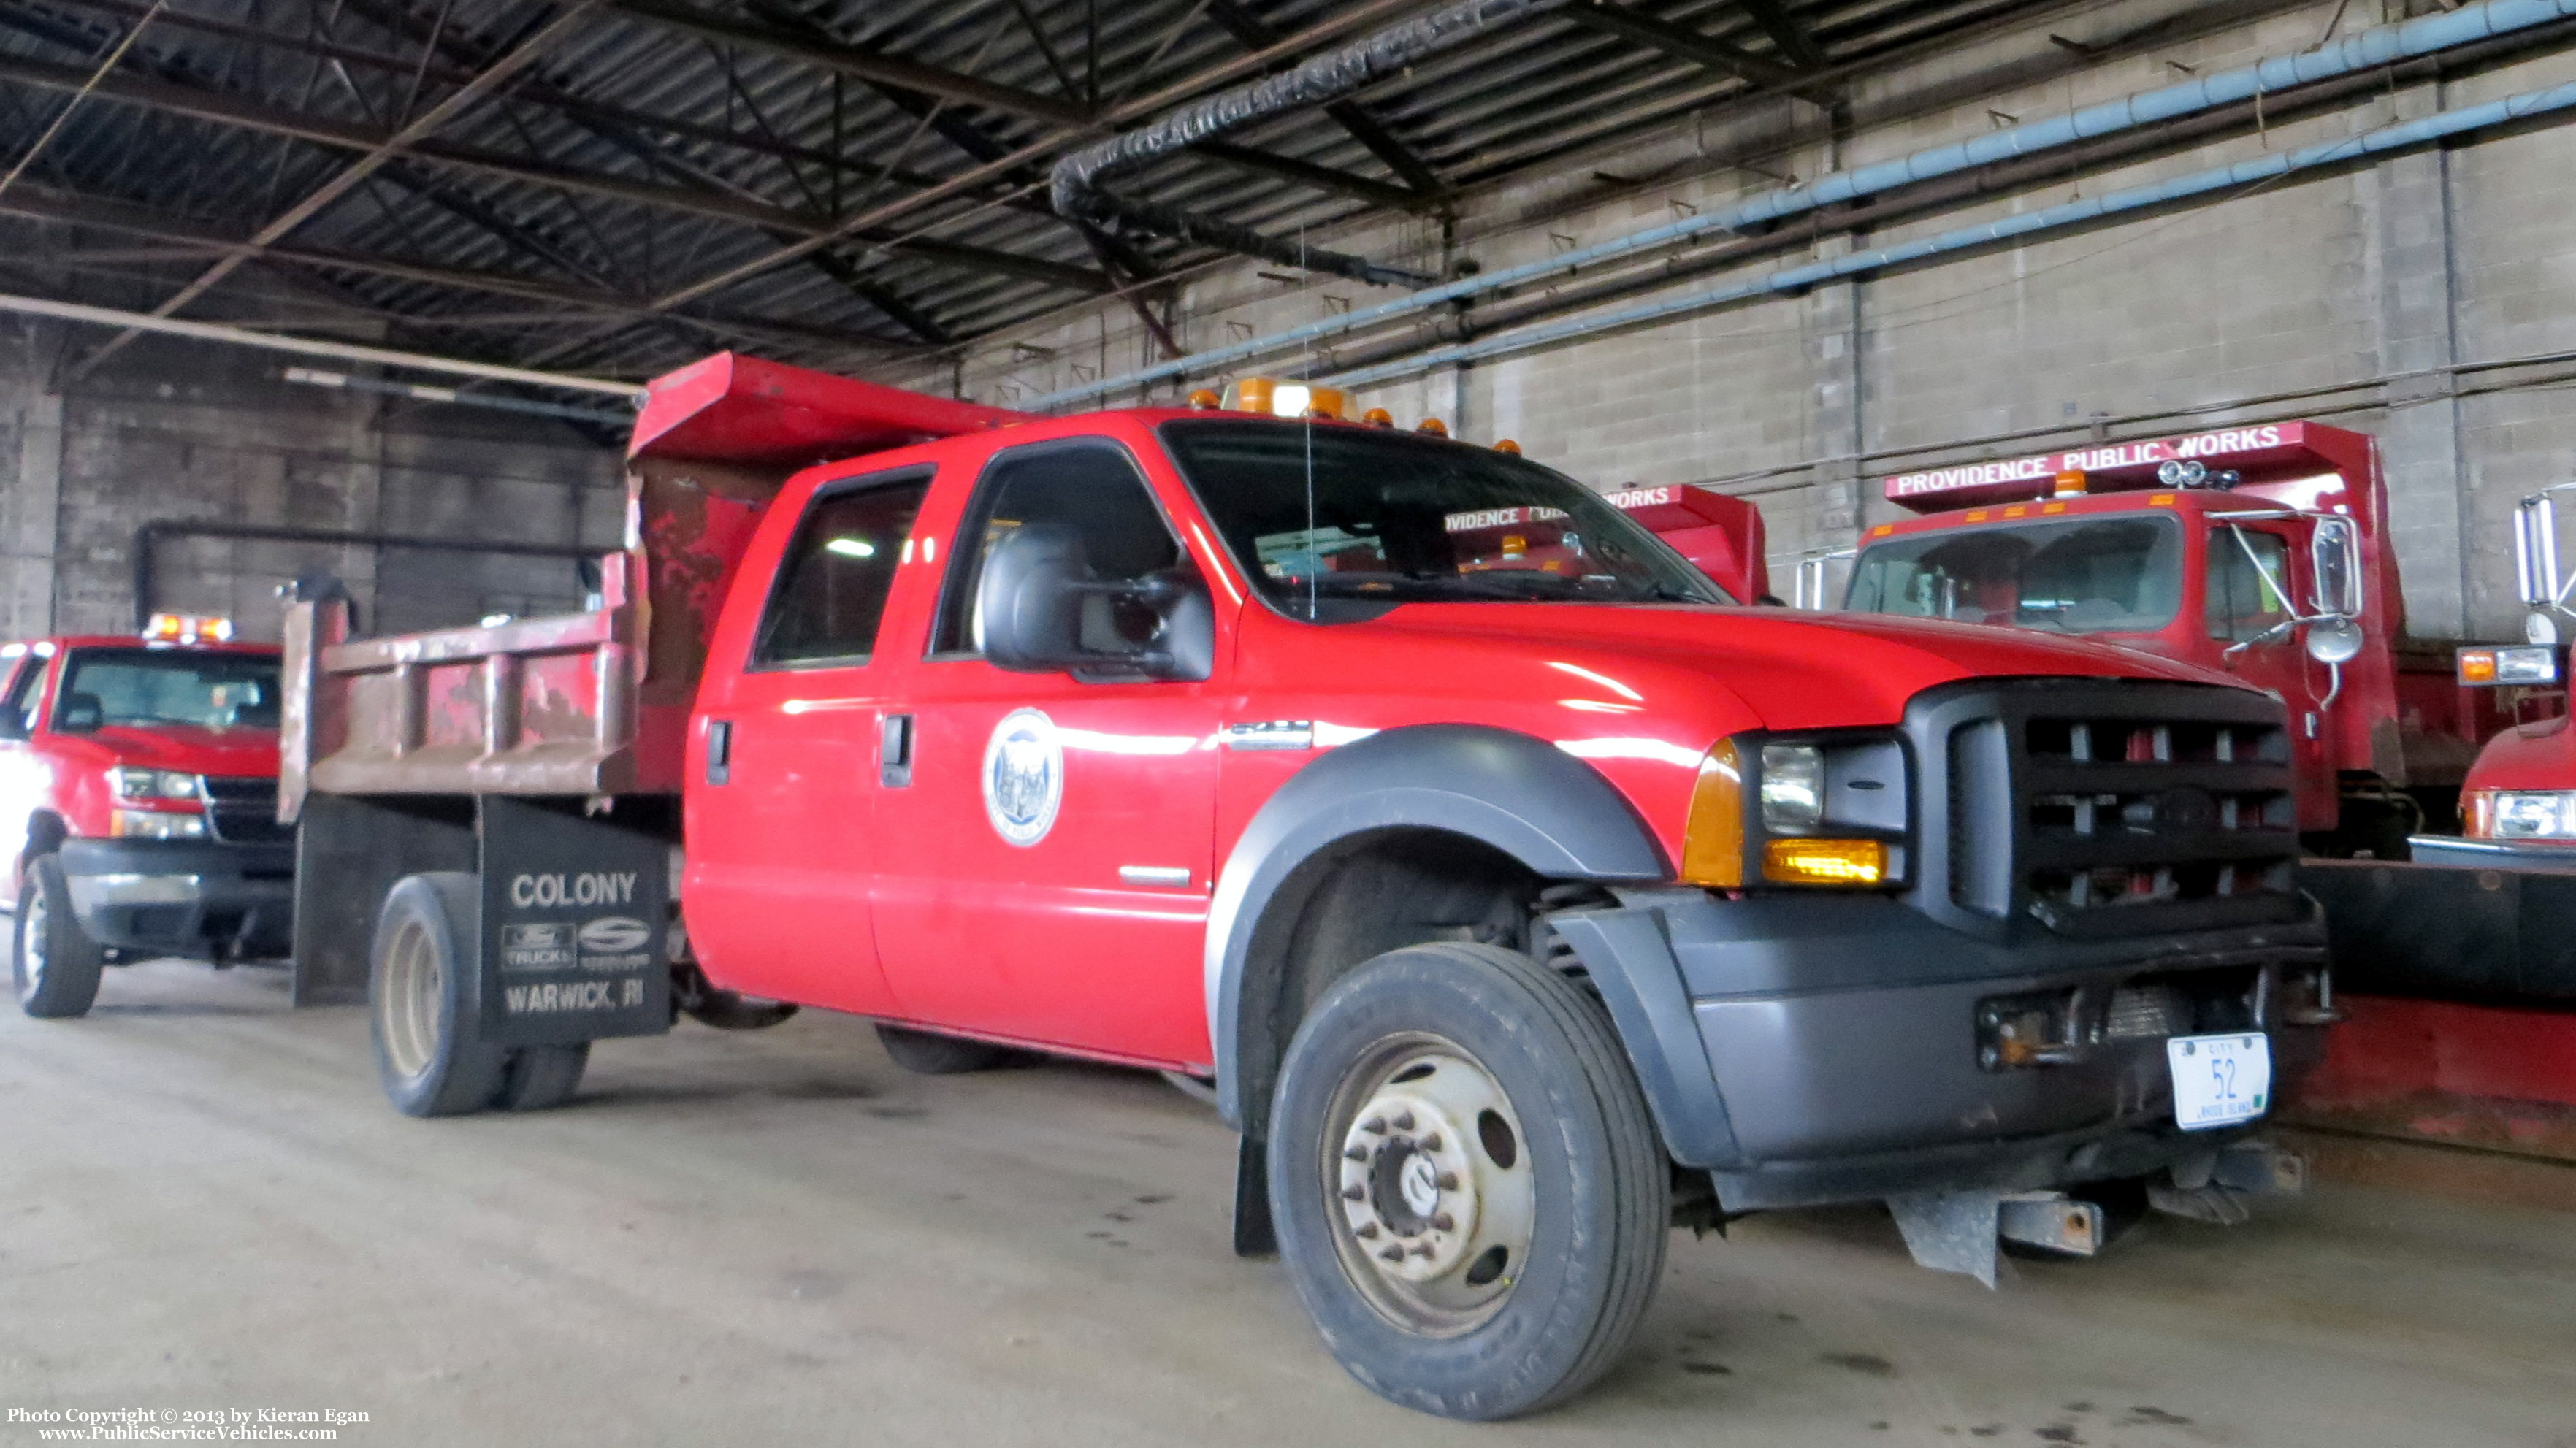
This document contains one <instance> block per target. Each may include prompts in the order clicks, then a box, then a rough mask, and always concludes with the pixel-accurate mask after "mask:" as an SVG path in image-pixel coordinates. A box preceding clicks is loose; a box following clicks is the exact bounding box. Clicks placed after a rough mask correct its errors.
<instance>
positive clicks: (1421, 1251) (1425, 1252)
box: [1413, 1242, 1431, 1257]
mask: <svg viewBox="0 0 2576 1448" xmlns="http://www.w3.org/2000/svg"><path fill="white" fill-rule="evenodd" d="M1413 1255H1414V1256H1416V1257H1428V1256H1430V1255H1431V1244H1430V1243H1428V1242H1422V1243H1418V1244H1416V1245H1415V1247H1414V1249H1413Z"/></svg>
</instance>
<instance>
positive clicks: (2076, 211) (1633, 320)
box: [1324, 82, 2576, 387]
mask: <svg viewBox="0 0 2576 1448" xmlns="http://www.w3.org/2000/svg"><path fill="white" fill-rule="evenodd" d="M2571 107H2576V82H2570V83H2568V84H2566V85H2562V86H2555V87H2552V88H2551V89H2548V90H2541V91H2526V92H2524V93H2523V94H2521V95H2517V96H2508V97H2507V98H2505V99H2503V100H2500V101H2490V102H2488V103H2487V104H2485V105H2479V106H2464V107H2462V108H2460V109H2459V110H2455V111H2443V112H2441V113H2439V114H2437V115H2430V116H2426V117H2424V118H2423V119H2422V120H2416V121H2406V122H2402V123H2400V124H2398V125H2393V126H2383V127H2381V128H2380V129H2378V130H2376V131H2367V132H2364V133H2363V134H2361V135H2358V136H2352V137H2348V138H2346V139H2344V140H2340V141H2329V142H2327V143H2325V144H2323V145H2318V146H2308V147H2305V148H2303V149H2300V150H2296V151H2288V152H2283V153H2280V154H2277V155H2270V156H2264V157H2260V158H2258V159H2255V160H2251V161H2239V162H2237V163H2236V164H2234V165H2232V166H2219V167H2214V168H2212V169H2210V170H2207V171H2200V172H2195V173H2193V174H2192V175H2189V176H2180V177H2176V178H2175V179H2173V180H2171V181H2158V182H2153V183H2150V184H2148V185H2144V186H2132V187H2129V188H2127V189H2125V190H2121V191H2113V192H2109V193H2107V194H2105V195H2102V196H2098V197H2095V198H2093V199H2092V200H2090V201H2070V202H2068V203H2066V204H2065V205H2063V206H2051V207H2046V208H2044V209H2042V210H2038V211H2031V212H2025V213H2023V214H2022V215H2019V216H2008V217H2005V218H2003V219H2002V220H2000V221H1989V222H1986V223H1984V224H1982V225H1978V226H1963V227H1960V228H1959V229H1957V230H1956V231H1945V232H1942V233H1941V234H1940V235H1938V236H1929V237H1925V238H1923V239H1922V240H1920V241H1909V242H1905V243H1902V244H1901V245H1897V246H1882V247H1878V248H1875V249H1873V250H1870V251H1857V252H1853V253H1851V254H1850V255H1848V256H1840V257H1836V258H1834V259H1833V260H1831V261H1821V262H1815V263H1812V264H1810V265H1807V266H1794V267H1788V268H1784V269H1783V270H1780V271H1775V272H1769V273H1765V274H1764V275H1762V276H1758V277H1754V278H1751V279H1749V280H1746V281H1741V282H1735V283H1731V284H1729V285H1726V286H1722V287H1713V288H1708V289H1705V290H1702V291H1695V292H1689V293H1685V294H1684V295H1682V296H1678V297H1671V298H1668V299H1666V300H1664V301H1660V302H1651V303H1648V304H1646V305H1644V306H1637V307H1627V308H1624V309H1622V310H1619V311H1616V312H1600V313H1595V314H1593V315H1591V316H1586V317H1578V318H1574V319H1572V320H1569V321H1564V322H1555V323H1550V324H1547V325H1544V326H1536V327H1523V328H1520V329H1518V330H1515V331H1510V332H1497V333H1495V334H1494V335H1493V336H1490V337H1487V338H1484V339H1482V340H1481V341H1476V342H1464V343H1459V344H1457V345H1455V346H1449V347H1443V348H1439V349H1438V350H1436V351H1431V352H1426V353H1423V354H1421V355H1420V356H1416V357H1408V358H1405V359H1404V360H1402V361H1399V362H1389V363H1385V364H1383V365H1381V366H1376V367H1365V368H1362V369H1360V370H1358V371H1355V372H1345V373H1342V374H1340V375H1338V376H1335V377H1330V378H1327V379H1324V380H1326V381H1329V382H1331V383H1332V384H1333V385H1335V386H1337V387H1361V386H1366V385H1367V384H1369V383H1372V382H1385V381H1389V380H1391V379H1394V378H1397V377H1406V376H1410V375H1412V374H1413V373H1416V372H1422V371H1427V370H1429V369H1431V368H1435V367H1447V366H1452V365H1454V364H1457V363H1460V362H1476V361H1482V360H1484V359H1486V358H1489V357H1499V356H1502V355H1504V354H1505V353H1510V352H1522V351H1527V350H1529V349H1530V348H1533V347H1544V346H1547V345H1549V344H1551V343H1555V342H1562V341H1567V340H1570V339H1572V338H1575V337H1582V336H1588V335H1591V334H1592V333H1595V332H1606V331H1611V330H1614V329H1616V328H1620V327H1633V326H1636V325H1638V324H1639V323H1642V322H1655V321H1665V320H1669V319H1671V318H1673V317H1677V316H1680V315H1682V314H1684V313H1688V312H1697V311H1705V310H1707V309H1709V308H1711V307H1720V306H1725V305H1727V304H1729V303H1732V302H1741V301H1752V300H1756V299H1759V298H1763V297H1770V296H1778V295H1781V294H1783V293H1792V292H1799V291H1804V290H1806V289H1807V288H1809V287H1814V286H1818V285H1821V284H1822V283H1825V282H1830V281H1835V280H1838V279H1840V278H1842V277H1848V276H1856V275H1858V274H1860V273H1862V272H1869V271H1878V270H1881V269H1883V268H1887V267H1895V266H1904V265H1906V264H1908V263H1911V262H1918V261H1923V260H1926V259H1928V258H1931V257H1936V256H1940V255H1942V254H1944V253H1948V252H1957V251H1967V250H1971V249H1973V248H1977V247H1983V246H1991V245H1993V244H1995V243H1996V242H1999V241H2011V240H2014V239H2016V238H2020V237H2027V236H2033V235H2037V234H2040V233H2044V232H2050V231H2061V230H2065V229H2067V228H2070V227H2076V226H2081V225H2083V224H2085V223H2086V222H2090V221H2096V220H2099V219H2101V218H2103V217H2106V216H2116V215H2119V214H2120V213H2122V212H2126V211H2143V210H2147V209H2150V208H2152V207H2157V206H2164V205H2169V204H2171V203H2173V202H2176V201H2185V200H2189V199H2190V198H2192V197H2195V196H2206V195H2209V194H2210V193H2212V192H2219V191H2231V190H2235V189H2237V188H2239V187H2245V186H2253V185H2257V184H2260V183H2262V182H2266V181H2272V180H2277V179H2279V178H2281V177H2283V176H2288V175H2292V174H2294V173H2297V172H2300V171H2308V170H2314V169H2316V168H2317V167H2320V166H2332V165H2337V164H2340V163H2343V162H2347V161H2353V160H2357V159H2359V158H2361V157H2364V156H2373V155H2378V154H2380V153H2381V152H2385V151H2398V150H2405V149H2407V148H2409V147H2414V146H2421V145H2424V144H2426V143H2428V142H2432V141H2438V140H2441V139H2443V138H2444V137H2447V136H2456V135H2461V134H2463V133H2465V132H2469V131H2476V130H2483V129H2485V128H2487V127H2489V126H2499V125H2504V124H2506V123H2508V122H2512V121H2519V120H2524V119H2528V118H2530V117H2533V116H2542V115H2548V114H2550V113H2552V112H2555V111H2563V110H2567V109H2569V108H2571Z"/></svg>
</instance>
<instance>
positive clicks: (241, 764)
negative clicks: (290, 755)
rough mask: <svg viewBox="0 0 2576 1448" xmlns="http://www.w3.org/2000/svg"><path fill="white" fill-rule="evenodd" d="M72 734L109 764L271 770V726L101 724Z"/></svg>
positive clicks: (237, 772)
mask: <svg viewBox="0 0 2576 1448" xmlns="http://www.w3.org/2000/svg"><path fill="white" fill-rule="evenodd" d="M73 737H74V738H77V739H79V740H80V741H81V742H83V743H85V744H87V745H89V746H90V747H91V748H92V749H95V750H96V751H97V752H98V753H99V754H101V755H102V756H105V762H107V763H111V764H131V765H136V766H138V767H141V768H146V769H174V770H178V771H180V772H181V773H184V774H213V775H230V776H236V777H249V776H258V777H263V778H272V779H273V778H275V777H276V775H277V731H276V730H274V729H208V728H206V727H204V726H202V725H197V724H154V725H149V726H145V725H139V724H106V725H101V726H100V727H99V728H96V729H93V730H91V731H89V732H88V733H86V734H81V735H75V736H73Z"/></svg>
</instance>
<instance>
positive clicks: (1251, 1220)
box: [1234, 1136, 1279, 1257]
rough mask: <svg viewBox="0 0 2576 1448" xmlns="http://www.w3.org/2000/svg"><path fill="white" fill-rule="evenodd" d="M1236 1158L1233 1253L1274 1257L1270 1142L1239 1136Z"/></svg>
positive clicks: (1276, 1235) (1275, 1237) (1276, 1237)
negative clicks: (1271, 1220)
mask: <svg viewBox="0 0 2576 1448" xmlns="http://www.w3.org/2000/svg"><path fill="white" fill-rule="evenodd" d="M1237 1142H1238V1145H1237V1146H1236V1148H1235V1157H1234V1255H1236V1256H1237V1257H1275V1256H1277V1255H1278V1254H1279V1233H1278V1231H1277V1230H1276V1229H1275V1228H1274V1227H1273V1226H1272V1225H1271V1222H1270V1143H1268V1142H1266V1141H1263V1140H1260V1139H1259V1138H1257V1137H1252V1136H1244V1137H1239V1138H1237Z"/></svg>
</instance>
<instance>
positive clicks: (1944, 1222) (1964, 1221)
mask: <svg viewBox="0 0 2576 1448" xmlns="http://www.w3.org/2000/svg"><path fill="white" fill-rule="evenodd" d="M1887 1206H1888V1210H1889V1211H1891V1212H1893V1213H1895V1215H1896V1229H1897V1230H1898V1231H1899V1232H1901V1233H1903V1234H1904V1236H1905V1246H1906V1250H1908V1251H1910V1252H1912V1253H1913V1254H1914V1260H1915V1262H1916V1263H1917V1264H1918V1265H1920V1266H1924V1267H1929V1268H1931V1269H1932V1270H1933V1271H1935V1272H1957V1273H1961V1274H1963V1275H1966V1276H1969V1277H1974V1278H1976V1279H1977V1280H1978V1281H1980V1282H1982V1283H1984V1284H1986V1285H1987V1286H1988V1287H1992V1286H1994V1285H1995V1278H1996V1275H1997V1273H1998V1272H1999V1270H2000V1267H2001V1264H2000V1262H1999V1260H1998V1256H1997V1249H1998V1247H1999V1246H2000V1244H2002V1243H2005V1242H2018V1243H2020V1244H2021V1245H2023V1246H2025V1247H2037V1248H2040V1249H2041V1250H2043V1251H2049V1252H2056V1253H2060V1254H2063V1255H2065V1256H2069V1257H2090V1256H2092V1255H2094V1254H2095V1253H2097V1252H2099V1251H2101V1250H2102V1244H2103V1243H2104V1242H2105V1241H2106V1240H2108V1235H2109V1234H2108V1232H2107V1230H2106V1229H2105V1225H2104V1222H2103V1219H2102V1207H2101V1204H2100V1203H2098V1202H2088V1201H2085V1200H2083V1199H2082V1198H2079V1197H2071V1196H2068V1195H2067V1194H2066V1193H2064V1192H2005V1191H1982V1190H1980V1191H1962V1192H1909V1193H1907V1194H1905V1195H1903V1196H1898V1197H1890V1198H1888V1199H1887Z"/></svg>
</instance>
